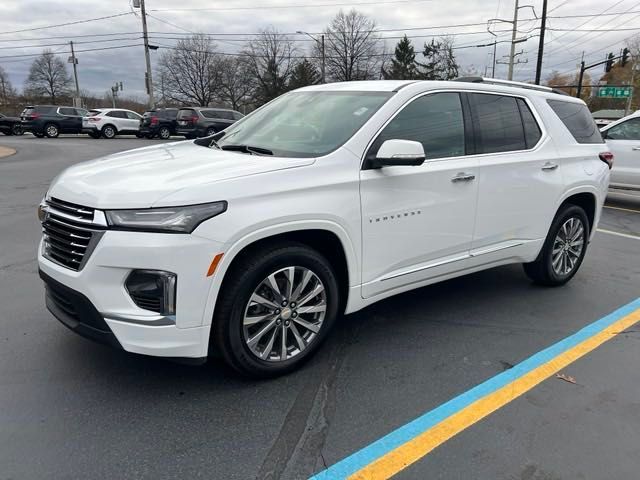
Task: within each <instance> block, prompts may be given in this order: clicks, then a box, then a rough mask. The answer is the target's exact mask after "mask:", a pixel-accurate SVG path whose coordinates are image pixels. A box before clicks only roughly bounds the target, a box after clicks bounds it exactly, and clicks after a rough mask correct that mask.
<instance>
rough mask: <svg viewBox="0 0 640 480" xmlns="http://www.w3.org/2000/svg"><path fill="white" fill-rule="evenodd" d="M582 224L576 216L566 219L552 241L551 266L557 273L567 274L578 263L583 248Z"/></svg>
mask: <svg viewBox="0 0 640 480" xmlns="http://www.w3.org/2000/svg"><path fill="white" fill-rule="evenodd" d="M584 232H585V230H584V225H583V224H582V221H581V220H580V219H579V218H577V217H571V218H569V219H568V220H566V221H565V222H564V223H563V224H562V226H561V227H560V229H559V230H558V233H557V235H556V238H555V240H554V241H553V249H552V251H551V266H552V268H553V271H554V272H555V273H556V274H557V275H562V276H565V275H569V274H570V273H571V272H572V271H573V269H574V268H575V266H576V265H577V264H578V261H579V259H580V256H581V255H582V250H583V249H584V242H585V238H584Z"/></svg>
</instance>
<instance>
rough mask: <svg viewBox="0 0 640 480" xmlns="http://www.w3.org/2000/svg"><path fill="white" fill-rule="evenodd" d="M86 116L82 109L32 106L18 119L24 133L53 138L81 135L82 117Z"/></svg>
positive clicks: (85, 111)
mask: <svg viewBox="0 0 640 480" xmlns="http://www.w3.org/2000/svg"><path fill="white" fill-rule="evenodd" d="M86 114H87V110H85V109H84V108H76V107H58V106H56V105H33V106H28V107H26V108H25V109H24V110H23V111H22V113H21V114H20V118H21V119H22V129H23V130H24V131H25V132H31V133H33V134H34V135H35V136H36V137H38V138H42V137H44V136H45V135H46V136H47V137H49V138H55V137H57V136H58V135H60V134H61V133H82V117H84V116H85V115H86Z"/></svg>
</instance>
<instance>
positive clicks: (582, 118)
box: [547, 100, 604, 143]
mask: <svg viewBox="0 0 640 480" xmlns="http://www.w3.org/2000/svg"><path fill="white" fill-rule="evenodd" d="M547 103H548V104H549V106H550V107H551V108H552V109H553V111H554V112H556V115H558V117H559V118H560V120H562V123H564V125H565V127H567V129H568V130H569V132H571V135H573V138H575V139H576V142H578V143H604V142H603V140H602V135H600V130H598V127H597V125H596V122H594V121H593V117H592V116H591V114H590V113H589V109H588V108H587V106H586V105H584V104H582V103H573V102H565V101H562V100H547Z"/></svg>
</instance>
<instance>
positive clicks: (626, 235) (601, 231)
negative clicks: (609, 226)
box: [597, 228, 640, 240]
mask: <svg viewBox="0 0 640 480" xmlns="http://www.w3.org/2000/svg"><path fill="white" fill-rule="evenodd" d="M597 231H598V232H600V233H608V234H609V235H616V236H618V237H624V238H632V239H634V240H640V237H639V236H637V235H629V234H628V233H620V232H614V231H612V230H605V229H603V228H598V230H597Z"/></svg>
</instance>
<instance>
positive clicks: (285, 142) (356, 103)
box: [218, 91, 393, 157]
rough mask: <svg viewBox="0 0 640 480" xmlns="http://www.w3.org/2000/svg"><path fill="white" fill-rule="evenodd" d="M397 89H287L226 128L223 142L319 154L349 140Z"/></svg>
mask: <svg viewBox="0 0 640 480" xmlns="http://www.w3.org/2000/svg"><path fill="white" fill-rule="evenodd" d="M391 95H393V92H352V91H341V92H335V91H310V92H291V93H288V94H285V95H283V96H281V97H279V98H277V99H276V100H274V101H273V102H271V103H269V104H267V105H266V106H265V107H263V108H261V109H260V110H257V111H256V112H254V113H252V114H251V115H249V116H247V117H245V118H244V119H243V120H242V121H240V122H238V123H236V124H234V125H232V126H231V127H229V128H228V129H227V130H225V135H224V136H223V137H222V138H221V139H220V140H219V141H218V143H219V145H220V146H221V147H225V146H231V145H247V146H250V147H257V148H261V149H265V150H269V151H271V152H273V154H274V155H276V156H281V157H318V156H322V155H326V154H327V153H330V152H332V151H333V150H335V149H336V148H338V147H340V146H341V145H342V144H343V143H345V142H346V141H347V140H348V139H349V138H350V137H351V136H352V135H353V134H354V133H355V132H356V131H357V130H358V129H359V128H360V127H361V126H362V125H364V124H365V122H366V121H367V120H368V119H369V118H371V116H372V115H373V114H374V113H375V112H376V111H377V110H378V109H379V108H380V107H381V106H382V105H383V104H384V103H385V102H386V101H387V100H388V99H389V98H390V97H391Z"/></svg>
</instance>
